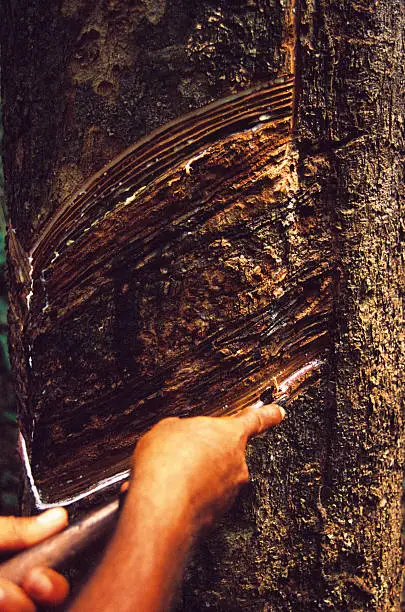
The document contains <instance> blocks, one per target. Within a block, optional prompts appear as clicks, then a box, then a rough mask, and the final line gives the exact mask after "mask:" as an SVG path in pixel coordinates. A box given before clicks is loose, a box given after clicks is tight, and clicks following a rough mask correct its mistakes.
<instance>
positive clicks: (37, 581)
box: [24, 567, 53, 597]
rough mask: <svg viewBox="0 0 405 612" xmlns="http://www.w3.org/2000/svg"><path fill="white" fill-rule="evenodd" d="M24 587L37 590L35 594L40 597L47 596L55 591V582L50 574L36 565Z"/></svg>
mask: <svg viewBox="0 0 405 612" xmlns="http://www.w3.org/2000/svg"><path fill="white" fill-rule="evenodd" d="M24 587H25V588H28V589H29V590H30V591H35V594H36V595H37V596H40V597H47V596H48V595H50V594H51V593H52V591H53V584H52V581H51V579H50V578H49V576H47V575H46V574H45V572H43V571H42V570H41V569H39V568H36V567H35V568H34V569H33V570H31V572H30V573H29V576H28V579H27V584H25V585H24Z"/></svg>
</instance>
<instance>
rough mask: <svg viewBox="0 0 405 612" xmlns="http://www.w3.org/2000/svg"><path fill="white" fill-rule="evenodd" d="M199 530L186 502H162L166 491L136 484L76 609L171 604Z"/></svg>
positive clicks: (156, 610)
mask: <svg viewBox="0 0 405 612" xmlns="http://www.w3.org/2000/svg"><path fill="white" fill-rule="evenodd" d="M173 495H175V493H174V492H173ZM157 499H159V503H158V504H157ZM194 533H195V530H194V528H193V526H192V521H191V520H190V517H189V516H188V515H187V509H186V505H185V504H181V503H172V500H170V499H168V500H167V503H166V504H165V506H164V507H163V506H162V503H161V497H160V498H157V496H156V495H153V494H151V493H148V492H145V491H142V490H139V489H138V488H137V486H136V484H135V486H132V487H131V490H130V491H129V493H128V496H127V500H126V502H125V506H124V508H123V511H122V515H121V518H120V521H119V524H118V526H117V530H116V532H115V534H114V536H113V540H112V542H111V544H110V546H109V548H108V551H107V553H106V555H105V557H104V559H103V561H102V563H101V565H100V566H99V568H98V569H97V571H96V573H95V574H94V576H93V577H92V579H91V580H90V582H89V584H88V585H87V586H86V587H85V589H84V590H83V592H82V593H81V594H80V596H79V598H78V600H77V601H76V602H75V603H74V605H73V608H72V609H71V610H72V611H74V612H79V610H80V611H83V610H97V611H100V612H102V611H104V610H119V612H128V611H129V610H142V611H143V612H161V611H164V610H168V609H169V607H170V602H171V600H172V597H173V594H174V592H175V590H176V587H177V585H178V583H179V581H180V580H181V576H182V571H183V567H184V564H185V562H186V559H187V556H188V554H189V551H190V548H191V546H192V542H193V539H194Z"/></svg>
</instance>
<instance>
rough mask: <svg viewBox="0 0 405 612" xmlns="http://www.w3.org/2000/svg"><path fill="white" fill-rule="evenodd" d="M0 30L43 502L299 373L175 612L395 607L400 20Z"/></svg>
mask: <svg viewBox="0 0 405 612" xmlns="http://www.w3.org/2000/svg"><path fill="white" fill-rule="evenodd" d="M3 14H4V19H3V23H7V24H8V29H7V31H4V32H3V39H4V40H5V44H4V49H3V54H2V62H3V74H4V82H3V92H4V98H5V113H4V116H5V151H6V153H5V173H6V180H7V185H6V186H7V194H8V205H9V210H10V228H11V229H10V231H9V268H10V280H11V308H10V311H11V318H10V323H11V326H12V331H11V341H12V346H13V354H12V358H13V367H14V371H15V373H16V378H17V393H18V400H19V411H20V420H21V431H22V434H23V436H24V439H25V442H26V445H27V452H28V459H29V461H30V465H31V468H32V475H33V478H34V481H35V485H36V487H37V489H38V493H37V500H36V502H37V504H38V495H39V497H40V499H41V500H42V502H44V503H50V502H58V501H59V502H60V501H61V500H66V499H69V498H70V499H71V498H75V496H77V495H78V494H79V493H80V492H83V491H84V492H85V491H86V490H88V489H91V487H92V486H94V485H95V484H97V483H98V482H100V481H101V480H102V479H103V478H106V477H109V476H113V475H114V474H116V473H117V472H120V471H123V470H125V468H126V466H127V461H128V456H129V453H130V450H131V448H132V447H133V444H134V442H135V440H136V438H137V436H138V435H139V433H141V432H142V431H143V430H144V429H145V428H146V427H148V426H150V424H151V423H153V422H154V421H155V420H157V419H159V418H161V417H162V416H164V415H166V414H181V415H185V414H198V413H201V412H202V413H204V414H208V413H215V414H220V413H222V414H224V413H230V412H232V411H233V410H235V409H237V408H239V407H241V406H242V405H245V404H247V403H249V402H250V401H252V400H254V399H257V397H258V396H260V394H261V393H262V392H263V391H264V390H265V389H267V388H269V387H270V388H271V389H273V392H274V393H276V394H277V392H280V390H278V389H277V384H278V385H281V390H283V383H284V385H287V386H288V384H289V382H291V380H292V378H293V377H294V375H295V374H297V373H299V372H300V371H301V372H302V370H303V369H304V370H305V368H308V370H307V371H308V374H309V378H305V380H304V387H305V389H304V391H305V392H303V393H300V394H299V395H298V397H293V398H291V401H290V402H289V409H288V416H287V419H286V421H285V422H284V423H283V425H282V426H281V427H280V428H279V429H278V430H277V431H274V432H269V433H268V434H266V435H265V436H262V437H260V438H259V439H256V440H254V441H253V442H252V444H251V445H250V447H249V464H250V469H251V483H250V485H249V487H248V488H247V489H246V490H245V491H244V492H243V494H242V496H241V498H240V499H239V500H238V503H237V504H236V506H235V507H234V509H233V510H232V511H231V513H230V514H229V515H228V516H227V517H226V518H225V519H224V520H223V522H222V524H221V525H220V526H219V527H218V528H217V529H216V530H215V532H214V533H213V534H212V535H211V536H210V537H209V538H208V539H207V540H205V541H204V542H203V543H201V545H200V546H199V548H198V550H197V551H196V553H195V555H194V557H193V559H192V560H191V562H190V565H189V567H188V569H187V575H186V580H185V583H184V587H183V592H182V594H181V595H180V596H179V602H178V607H179V609H184V610H199V609H206V608H213V609H218V610H239V609H244V610H245V609H252V610H314V609H320V610H327V609H333V610H364V609H370V610H373V609H375V610H392V609H395V608H396V607H398V605H399V590H400V588H399V587H400V581H401V568H400V553H401V551H400V545H399V537H400V526H401V517H400V497H401V480H402V470H403V459H404V456H403V450H404V443H403V442H404V440H403V437H404V432H403V423H402V401H403V382H402V378H401V374H400V372H401V368H403V365H404V364H403V354H404V353H403V344H402V343H403V329H402V326H403V322H402V302H401V296H402V287H403V281H404V278H403V276H404V274H403V267H402V265H403V261H402V260H401V258H402V257H403V236H404V217H403V210H401V205H402V203H403V165H402V164H403V120H402V115H401V113H402V102H403V101H402V100H401V92H403V90H404V83H403V75H402V71H401V66H402V64H403V61H404V50H403V49H404V44H403V43H404V41H403V38H402V37H403V31H404V25H405V16H404V9H403V6H402V3H401V2H400V1H399V0H396V1H394V2H392V1H390V2H388V0H386V1H384V2H378V3H377V2H375V3H371V5H370V4H369V3H368V4H367V6H366V5H364V6H363V4H362V3H357V2H341V1H339V0H329V2H319V3H311V2H308V3H306V2H302V3H301V4H300V6H292V5H291V4H289V3H283V5H281V4H279V3H271V2H266V3H262V2H259V1H257V2H256V1H255V2H226V3H222V2H208V1H207V2H200V3H198V4H197V3H190V2H187V3H186V2H184V3H183V2H181V1H179V0H173V1H172V2H170V1H169V2H163V1H162V2H160V1H158V0H156V1H151V2H149V1H148V2H146V1H145V2H142V3H141V2H139V3H125V2H124V3H120V4H116V3H115V2H99V3H92V4H91V5H90V4H89V3H88V2H86V1H84V0H83V1H82V2H80V1H74V0H69V1H65V2H59V3H58V2H57V3H53V4H52V6H51V7H50V6H48V5H47V3H44V2H40V1H39V0H38V1H37V2H34V3H32V2H31V3H29V5H28V3H26V2H25V1H22V0H21V1H20V2H19V3H17V5H15V4H13V5H11V3H10V4H8V3H7V2H6V3H5V5H4V7H3ZM294 14H295V15H296V21H297V23H296V27H295V25H294V18H293V16H294ZM295 44H296V47H297V49H296V60H295V59H294V57H295V56H294V46H295ZM6 66H7V67H8V69H7V70H5V69H4V67H6ZM10 66H12V69H10ZM290 77H295V79H291V78H290ZM252 87H253V90H251V88H252ZM293 95H294V96H295V107H294V112H293V109H292V96H293ZM229 96H231V97H229ZM215 101H217V102H215ZM218 101H219V102H218ZM212 102H214V106H209V105H210V103H212ZM189 112H191V115H187V113H189ZM176 118H177V122H176V121H175V122H174V123H173V120H176ZM168 122H171V123H168ZM153 130H157V131H155V132H153ZM147 135H149V136H147ZM143 136H146V139H145V140H143V141H140V142H139V139H140V138H141V137H143ZM136 141H138V144H137V145H136V146H135V147H134V148H132V149H130V150H128V151H126V153H124V154H123V155H121V156H120V157H119V158H116V155H118V154H119V153H121V151H122V150H124V149H125V148H126V147H128V146H130V145H132V144H133V143H134V142H136ZM112 160H113V161H112ZM107 162H112V163H110V164H109V166H107V167H106V168H105V169H103V170H102V171H101V172H100V173H99V174H97V175H95V176H92V175H93V174H94V173H95V172H97V171H99V170H100V169H101V168H102V167H103V165H104V164H105V163H107ZM90 177H92V178H90ZM88 179H90V180H88ZM85 180H87V183H86V184H85V185H84V186H83V185H82V183H83V181H85ZM72 194H73V195H72ZM311 374H312V375H311ZM301 391H302V389H301ZM25 506H26V509H27V510H29V509H33V508H34V506H35V500H34V498H33V496H32V487H30V486H29V485H28V484H27V488H26V495H25ZM76 511H80V506H79V507H78V508H77V510H76Z"/></svg>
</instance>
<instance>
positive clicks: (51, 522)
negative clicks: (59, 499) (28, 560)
mask: <svg viewBox="0 0 405 612" xmlns="http://www.w3.org/2000/svg"><path fill="white" fill-rule="evenodd" d="M67 523H68V514H67V512H66V510H65V509H64V508H52V509H51V510H47V511H46V512H43V513H42V514H40V515H38V516H31V517H22V518H20V517H16V516H2V517H0V549H1V550H18V549H20V548H27V547H28V546H32V545H33V544H36V543H37V542H41V541H42V540H45V539H46V538H48V537H49V536H51V535H53V534H54V533H57V532H58V531H60V530H61V529H63V528H64V527H66V525H67Z"/></svg>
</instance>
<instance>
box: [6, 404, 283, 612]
mask: <svg viewBox="0 0 405 612" xmlns="http://www.w3.org/2000/svg"><path fill="white" fill-rule="evenodd" d="M283 418H284V411H283V409H282V408H279V407H278V406H277V405H275V404H271V405H269V406H263V407H262V408H253V407H252V408H247V409H246V410H244V411H243V412H241V413H240V414H239V415H237V416H234V417H194V418H189V419H179V418H168V419H164V420H163V421H160V423H158V424H157V425H156V426H155V427H153V428H152V429H151V430H150V431H149V432H148V433H147V434H146V435H144V436H143V437H142V438H141V439H140V440H139V442H138V444H137V446H136V449H135V452H134V455H133V463H132V476H131V481H130V486H129V489H128V492H127V496H126V500H125V504H124V507H123V510H122V512H121V516H120V519H119V522H118V525H117V528H116V530H115V533H114V536H113V539H112V541H111V543H110V545H109V546H108V549H107V552H106V554H105V556H104V559H103V560H102V562H101V564H100V566H99V567H98V568H97V570H96V572H95V574H94V575H93V577H92V578H91V579H90V581H89V582H88V584H87V585H86V586H85V587H84V589H83V591H82V592H81V594H80V595H79V597H78V598H77V600H76V601H75V602H74V604H73V606H72V607H71V608H70V612H83V611H87V610H97V612H104V611H110V610H111V611H114V612H115V611H116V610H119V612H129V611H135V610H137V611H139V610H142V612H163V611H167V610H169V609H170V604H171V601H172V598H173V595H174V593H175V592H176V588H177V586H178V584H179V582H180V580H181V577H182V573H183V569H184V565H185V563H186V561H187V558H188V555H189V553H190V550H191V548H192V546H193V543H194V542H195V540H196V539H197V538H198V536H199V535H200V533H201V531H202V530H204V529H205V528H207V527H209V526H210V525H212V523H214V521H215V520H216V519H217V518H218V517H219V516H221V515H222V514H223V512H224V511H225V510H227V509H228V508H229V507H230V506H231V504H232V502H233V501H234V499H235V497H236V495H237V494H238V492H239V490H240V488H241V486H242V485H243V484H245V483H246V482H247V481H248V478H249V472H248V468H247V465H246V458H245V451H246V444H247V441H248V439H249V438H250V437H251V436H254V435H257V434H259V433H262V432H263V431H265V430H266V429H268V428H270V427H272V426H274V425H277V424H278V423H280V421H282V419H283ZM0 548H1V531H0ZM33 571H35V570H33ZM40 571H47V572H50V571H51V570H44V569H42V570H40ZM53 574H55V575H56V577H57V578H61V577H60V576H59V575H58V574H56V572H53ZM54 579H55V587H54V588H55V593H59V591H60V592H62V591H61V589H60V586H59V587H57V585H56V578H55V577H54ZM10 584H11V583H10ZM1 586H3V585H2V584H0V587H1ZM12 586H13V587H14V588H15V589H17V587H15V585H12ZM66 587H67V585H66ZM58 588H59V591H58ZM24 589H25V585H24ZM19 590H20V589H19ZM20 591H21V590H20ZM21 592H22V594H23V595H24V596H25V597H26V599H28V601H29V603H30V604H31V606H32V607H31V608H27V607H26V608H23V607H20V608H18V607H9V608H7V607H4V608H3V607H1V606H2V601H1V599H0V610H3V609H4V610H5V611H7V612H8V610H13V612H15V611H18V612H21V611H24V612H25V610H29V612H31V611H32V610H34V609H35V607H34V604H33V603H32V601H31V598H32V600H34V601H38V599H36V598H35V597H31V598H30V592H27V591H25V593H24V591H21ZM66 593H67V591H66ZM66 593H65V594H66Z"/></svg>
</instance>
